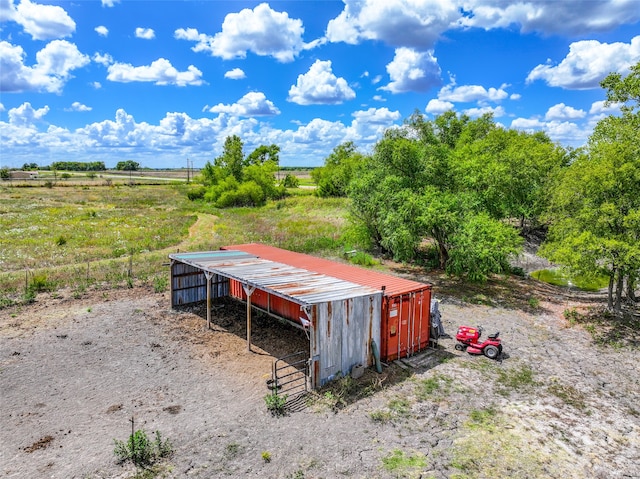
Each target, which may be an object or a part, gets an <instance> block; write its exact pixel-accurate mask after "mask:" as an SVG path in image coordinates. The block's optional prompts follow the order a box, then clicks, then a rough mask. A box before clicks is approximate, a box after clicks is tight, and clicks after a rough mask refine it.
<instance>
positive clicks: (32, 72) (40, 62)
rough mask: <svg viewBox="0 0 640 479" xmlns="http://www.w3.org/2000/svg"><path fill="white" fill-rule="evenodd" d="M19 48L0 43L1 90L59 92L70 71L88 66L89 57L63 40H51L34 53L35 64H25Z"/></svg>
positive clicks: (22, 51) (22, 53) (23, 55)
mask: <svg viewBox="0 0 640 479" xmlns="http://www.w3.org/2000/svg"><path fill="white" fill-rule="evenodd" d="M24 59H25V52H24V50H23V49H22V47H21V46H18V45H12V44H10V43H9V42H5V41H0V87H1V90H2V91H7V92H21V91H46V92H50V93H59V92H60V91H62V88H63V87H64V85H65V83H66V82H67V81H68V80H69V79H70V78H72V75H71V71H73V70H75V69H78V68H82V67H84V66H85V65H87V64H88V63H89V61H90V60H89V57H87V56H86V55H83V54H82V53H80V51H79V50H78V48H77V47H76V46H75V45H74V44H72V43H69V42H68V41H66V40H54V41H52V42H50V43H48V44H47V45H46V46H45V47H44V48H43V49H42V50H40V51H39V52H38V53H36V64H35V65H34V66H32V67H30V66H27V65H25V64H24Z"/></svg>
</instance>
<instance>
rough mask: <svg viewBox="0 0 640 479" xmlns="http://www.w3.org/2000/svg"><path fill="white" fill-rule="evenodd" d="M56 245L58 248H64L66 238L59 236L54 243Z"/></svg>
mask: <svg viewBox="0 0 640 479" xmlns="http://www.w3.org/2000/svg"><path fill="white" fill-rule="evenodd" d="M55 243H56V245H58V246H64V245H66V244H67V238H65V237H64V236H62V235H60V236H58V237H57V238H56V241H55Z"/></svg>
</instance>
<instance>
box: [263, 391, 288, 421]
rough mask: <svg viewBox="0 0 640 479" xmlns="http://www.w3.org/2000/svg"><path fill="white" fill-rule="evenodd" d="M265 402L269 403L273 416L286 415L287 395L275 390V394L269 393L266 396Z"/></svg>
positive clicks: (268, 406)
mask: <svg viewBox="0 0 640 479" xmlns="http://www.w3.org/2000/svg"><path fill="white" fill-rule="evenodd" d="M264 402H265V404H266V405H267V409H268V410H269V412H270V413H271V414H272V415H273V416H276V417H278V416H284V415H285V414H286V412H287V411H286V409H285V407H286V405H287V395H286V394H282V395H278V394H276V393H275V392H274V393H273V394H267V395H266V396H265V397H264Z"/></svg>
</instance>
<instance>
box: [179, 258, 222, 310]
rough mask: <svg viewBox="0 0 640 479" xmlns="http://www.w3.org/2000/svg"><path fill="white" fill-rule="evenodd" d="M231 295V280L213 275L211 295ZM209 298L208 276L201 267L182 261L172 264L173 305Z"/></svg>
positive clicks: (213, 296)
mask: <svg viewBox="0 0 640 479" xmlns="http://www.w3.org/2000/svg"><path fill="white" fill-rule="evenodd" d="M228 295H229V280H228V279H227V278H225V277H224V276H220V275H213V276H212V277H211V297H212V298H220V297H223V296H228ZM206 299H207V278H206V276H205V274H204V273H203V271H202V270H201V269H200V268H196V267H195V266H191V265H189V264H184V263H180V262H177V261H175V262H172V264H171V306H179V305H182V304H190V303H197V302H199V301H205V300H206Z"/></svg>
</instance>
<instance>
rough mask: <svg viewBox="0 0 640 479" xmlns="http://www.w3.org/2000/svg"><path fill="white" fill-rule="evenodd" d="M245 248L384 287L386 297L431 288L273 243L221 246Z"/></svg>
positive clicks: (366, 283) (298, 264) (353, 281)
mask: <svg viewBox="0 0 640 479" xmlns="http://www.w3.org/2000/svg"><path fill="white" fill-rule="evenodd" d="M225 250H233V251H244V252H245V253H247V254H253V255H255V256H257V257H260V258H263V259H269V260H272V261H279V262H281V263H285V264H290V265H292V266H296V267H299V268H305V269H308V270H310V271H315V272H317V273H321V274H326V275H328V276H332V277H335V278H340V279H343V280H345V281H349V282H352V283H356V284H360V285H363V286H369V287H371V288H375V289H378V290H380V289H382V287H383V286H384V287H385V294H386V295H388V296H395V295H401V294H404V293H411V292H414V291H422V290H427V289H430V288H431V285H430V284H426V283H419V282H417V281H412V280H409V279H405V278H400V277H398V276H393V275H390V274H385V273H381V272H379V271H374V270H371V269H365V268H361V267H358V266H354V265H350V264H344V263H340V262H338V261H331V260H328V259H324V258H318V257H316V256H311V255H308V254H304V253H296V252H294V251H288V250H284V249H281V248H276V247H275V246H269V245H265V244H261V243H248V244H240V245H232V246H225V247H223V251H225Z"/></svg>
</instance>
